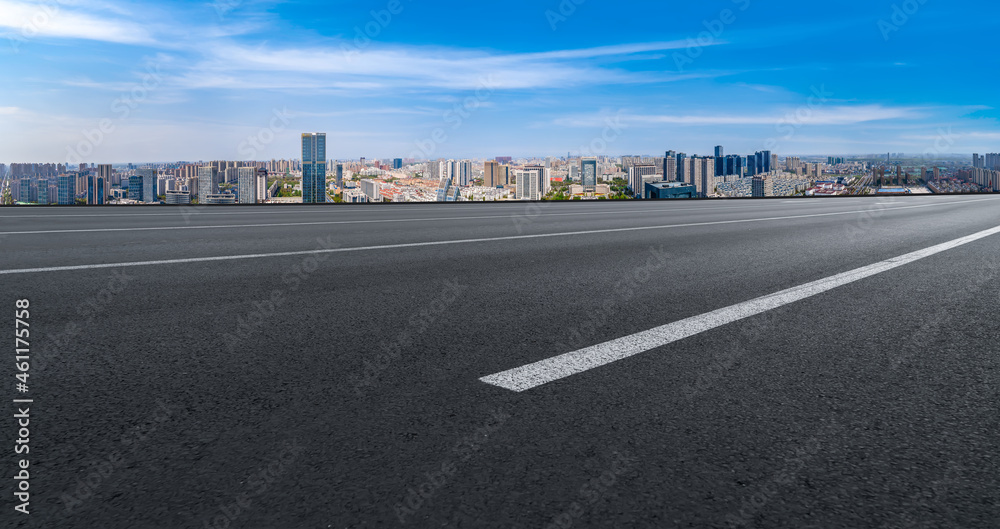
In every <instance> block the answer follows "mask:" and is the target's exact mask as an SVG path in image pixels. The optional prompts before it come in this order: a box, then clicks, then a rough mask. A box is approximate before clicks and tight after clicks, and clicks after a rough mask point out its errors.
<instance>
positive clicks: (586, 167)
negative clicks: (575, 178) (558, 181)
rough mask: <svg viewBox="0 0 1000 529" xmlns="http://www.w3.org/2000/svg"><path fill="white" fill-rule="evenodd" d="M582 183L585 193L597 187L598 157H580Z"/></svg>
mask: <svg viewBox="0 0 1000 529" xmlns="http://www.w3.org/2000/svg"><path fill="white" fill-rule="evenodd" d="M580 183H581V184H583V191H584V192H585V193H591V192H593V191H595V190H596V189H597V158H581V159H580Z"/></svg>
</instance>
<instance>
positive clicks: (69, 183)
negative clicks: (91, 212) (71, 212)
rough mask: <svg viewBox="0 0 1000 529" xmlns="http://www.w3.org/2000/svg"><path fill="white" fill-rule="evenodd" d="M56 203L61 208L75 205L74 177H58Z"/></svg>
mask: <svg viewBox="0 0 1000 529" xmlns="http://www.w3.org/2000/svg"><path fill="white" fill-rule="evenodd" d="M58 202H59V204H60V205H63V206H69V205H72V204H76V175H61V176H59V200H58Z"/></svg>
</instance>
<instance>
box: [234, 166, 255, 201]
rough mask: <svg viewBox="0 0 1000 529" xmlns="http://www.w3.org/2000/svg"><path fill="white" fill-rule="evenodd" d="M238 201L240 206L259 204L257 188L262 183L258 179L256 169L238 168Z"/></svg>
mask: <svg viewBox="0 0 1000 529" xmlns="http://www.w3.org/2000/svg"><path fill="white" fill-rule="evenodd" d="M236 171H237V172H238V173H239V174H238V175H237V177H236V179H237V188H236V189H237V193H236V200H237V202H238V203H240V204H256V203H257V195H258V191H257V186H258V184H259V183H260V182H259V179H258V178H257V168H256V167H238V168H237V169H236Z"/></svg>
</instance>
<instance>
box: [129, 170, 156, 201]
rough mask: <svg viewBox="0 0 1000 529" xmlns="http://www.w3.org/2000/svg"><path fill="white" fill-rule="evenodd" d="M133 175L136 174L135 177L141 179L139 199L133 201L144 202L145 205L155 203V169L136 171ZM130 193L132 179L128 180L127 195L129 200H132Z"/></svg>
mask: <svg viewBox="0 0 1000 529" xmlns="http://www.w3.org/2000/svg"><path fill="white" fill-rule="evenodd" d="M135 174H136V176H138V177H139V178H141V183H140V190H141V191H140V195H139V198H137V199H134V200H140V201H142V202H145V203H147V204H152V203H153V202H156V201H157V198H156V169H152V168H145V169H136V170H135ZM131 191H132V179H131V178H129V195H130V196H129V198H132V197H131V194H132V193H131Z"/></svg>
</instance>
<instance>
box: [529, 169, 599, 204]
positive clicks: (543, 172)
mask: <svg viewBox="0 0 1000 529" xmlns="http://www.w3.org/2000/svg"><path fill="white" fill-rule="evenodd" d="M524 170H525V171H537V172H538V183H537V184H536V185H538V190H537V191H538V194H539V196H542V195H544V194H545V193H546V192H547V191H548V187H549V178H548V175H549V170H548V169H546V168H545V166H544V165H537V164H535V165H525V166H524ZM594 186H595V187H596V186H597V182H596V181H595V182H594Z"/></svg>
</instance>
